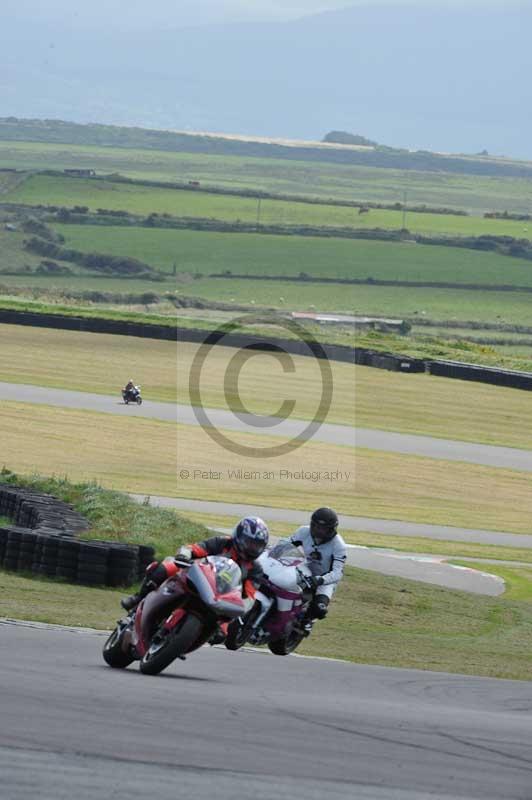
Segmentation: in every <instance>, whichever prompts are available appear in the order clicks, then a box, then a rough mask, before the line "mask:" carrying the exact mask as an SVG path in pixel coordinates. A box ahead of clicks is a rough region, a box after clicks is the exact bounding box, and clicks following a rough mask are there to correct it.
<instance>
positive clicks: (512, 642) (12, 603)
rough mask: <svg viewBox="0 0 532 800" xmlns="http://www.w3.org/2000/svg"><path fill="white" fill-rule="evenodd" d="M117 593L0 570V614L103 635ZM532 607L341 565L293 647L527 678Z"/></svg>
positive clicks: (347, 656) (389, 663) (346, 656)
mask: <svg viewBox="0 0 532 800" xmlns="http://www.w3.org/2000/svg"><path fill="white" fill-rule="evenodd" d="M121 594H122V593H121V592H120V591H117V590H115V589H95V588H86V587H83V586H74V585H70V584H66V583H61V582H60V581H57V580H55V581H54V580H45V579H40V578H39V579H37V578H29V577H25V576H21V575H18V574H13V573H8V572H5V571H2V570H0V616H2V617H8V618H12V619H23V620H34V621H38V622H46V623H55V624H62V625H73V626H82V627H94V628H97V629H100V630H105V629H107V630H109V629H111V628H112V626H113V625H114V623H115V620H116V618H117V616H116V615H117V613H119V601H120V597H121ZM531 651H532V607H531V605H530V603H528V602H523V601H518V600H509V599H505V598H483V597H479V596H478V595H472V594H467V593H465V592H457V591H450V590H446V589H440V588H438V587H433V586H430V585H428V584H423V583H418V582H415V581H408V580H404V579H401V578H392V577H386V576H384V575H379V574H378V573H375V572H368V571H365V570H359V569H355V568H352V567H348V568H347V569H346V572H345V577H344V579H343V581H342V583H341V585H340V588H339V589H338V592H337V593H336V595H335V598H334V601H333V603H332V605H331V611H330V613H329V616H328V618H327V620H326V621H325V622H318V623H317V624H316V626H315V628H314V630H313V633H312V636H310V638H309V639H308V640H306V641H305V642H304V643H303V644H302V645H301V646H300V648H299V649H298V652H300V653H301V654H306V655H313V656H325V657H328V658H340V659H345V660H346V661H352V662H354V663H360V664H380V665H383V666H390V667H403V668H415V669H424V670H433V671H438V672H453V673H462V674H467V675H484V676H489V677H497V678H511V679H515V680H530V679H531V677H532V672H531V669H530V652H531Z"/></svg>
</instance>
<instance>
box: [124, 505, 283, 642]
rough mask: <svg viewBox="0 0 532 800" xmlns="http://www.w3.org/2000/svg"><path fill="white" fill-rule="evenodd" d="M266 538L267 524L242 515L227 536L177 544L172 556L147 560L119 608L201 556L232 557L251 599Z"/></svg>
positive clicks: (133, 604)
mask: <svg viewBox="0 0 532 800" xmlns="http://www.w3.org/2000/svg"><path fill="white" fill-rule="evenodd" d="M268 539H269V532H268V527H267V525H266V523H265V522H264V521H263V520H262V519H261V518H260V517H244V518H243V519H241V520H240V521H239V522H237V524H236V525H235V527H234V528H233V531H232V533H231V535H230V536H212V537H211V538H210V539H205V540H204V541H202V542H195V543H194V544H189V545H184V546H183V547H180V548H179V550H178V552H177V553H176V556H175V558H166V559H164V561H153V562H152V563H151V564H149V566H148V567H147V568H146V575H145V577H144V580H143V581H142V584H141V586H140V589H139V591H138V592H137V593H136V594H132V595H130V596H129V597H124V598H123V599H122V601H121V605H122V608H124V609H125V610H126V611H132V610H133V609H134V608H135V607H136V606H137V605H138V604H139V603H140V601H141V600H143V599H144V598H145V597H146V595H147V594H149V592H151V591H153V590H154V589H158V588H159V586H160V585H161V584H162V583H163V582H164V581H165V580H166V579H167V578H170V577H171V576H172V575H175V574H176V572H177V571H178V570H179V566H180V565H187V564H190V563H191V562H192V561H194V559H196V558H204V557H205V556H226V557H227V558H232V559H233V561H236V563H237V564H238V565H239V567H240V569H241V570H242V579H243V591H242V595H243V597H244V598H250V599H251V600H253V599H254V598H255V592H256V590H257V588H258V586H259V583H260V579H261V577H262V574H263V572H262V567H261V566H260V564H258V563H257V561H256V559H257V558H258V557H259V556H260V555H261V553H263V552H264V549H265V547H266V545H267V544H268ZM218 641H223V637H222V638H221V639H218V640H217V641H216V643H218Z"/></svg>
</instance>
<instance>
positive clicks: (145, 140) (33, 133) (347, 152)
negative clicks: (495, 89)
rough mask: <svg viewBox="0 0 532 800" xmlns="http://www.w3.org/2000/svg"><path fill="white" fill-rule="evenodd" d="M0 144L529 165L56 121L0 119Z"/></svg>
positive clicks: (455, 166)
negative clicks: (64, 145)
mask: <svg viewBox="0 0 532 800" xmlns="http://www.w3.org/2000/svg"><path fill="white" fill-rule="evenodd" d="M0 141H27V142H52V143H56V144H57V143H60V144H81V145H95V146H104V147H124V148H141V149H148V150H163V151H170V152H184V153H206V154H210V155H225V156H228V155H232V156H246V157H248V158H280V159H289V160H292V161H294V160H297V161H321V162H325V163H334V164H351V165H353V164H356V165H360V166H366V167H380V168H384V169H386V168H391V169H413V170H420V171H425V172H442V173H443V172H447V173H455V174H468V175H488V176H509V177H520V178H531V179H532V162H530V163H527V162H519V161H511V160H503V159H494V158H490V157H485V156H477V157H473V156H447V155H442V154H438V153H429V152H427V151H418V152H409V151H408V150H402V149H399V148H393V147H384V146H377V147H354V146H353V147H350V146H345V145H339V146H338V147H335V146H334V145H333V144H331V143H329V144H328V145H320V143H319V142H316V143H315V144H314V146H313V144H312V143H311V142H301V143H300V144H298V143H297V142H296V141H294V142H291V143H290V144H279V143H275V142H268V141H266V140H264V139H261V140H258V139H246V138H245V137H235V138H231V137H229V136H217V135H216V134H207V133H202V134H193V133H176V132H173V131H164V130H152V129H146V128H129V127H120V126H113V125H96V124H90V125H80V124H78V123H74V122H64V121H61V120H36V119H17V118H16V117H4V118H0Z"/></svg>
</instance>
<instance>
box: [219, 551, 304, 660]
mask: <svg viewBox="0 0 532 800" xmlns="http://www.w3.org/2000/svg"><path fill="white" fill-rule="evenodd" d="M258 563H259V564H260V565H261V567H262V569H263V570H264V579H263V581H262V583H261V587H260V590H259V591H257V593H256V595H255V603H254V605H253V607H252V608H251V610H250V611H249V612H248V613H247V614H245V615H244V616H243V617H239V618H238V619H236V620H233V621H232V622H231V623H230V625H229V627H228V631H227V637H226V640H225V646H226V647H227V649H228V650H239V649H240V648H241V647H243V646H244V645H245V644H252V645H261V644H267V645H268V647H269V649H270V650H271V652H272V653H275V655H278V656H287V655H288V654H289V653H292V652H293V651H294V650H295V649H296V647H298V646H299V644H300V643H301V642H302V640H303V639H304V638H305V637H306V636H308V635H309V633H310V630H311V627H312V623H311V621H310V619H308V617H306V612H307V610H308V607H309V604H310V602H311V600H312V590H311V589H310V584H309V579H310V578H311V577H312V573H311V571H310V569H309V568H308V566H307V564H306V559H305V555H304V553H303V551H302V550H301V549H300V548H299V547H296V546H295V545H293V544H292V542H290V541H289V540H288V539H281V540H280V541H279V542H278V543H277V544H276V545H275V546H274V547H273V548H271V549H270V550H267V551H266V552H265V553H263V554H262V555H261V556H260V558H259V559H258Z"/></svg>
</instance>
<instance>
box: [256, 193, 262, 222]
mask: <svg viewBox="0 0 532 800" xmlns="http://www.w3.org/2000/svg"><path fill="white" fill-rule="evenodd" d="M260 200H261V198H260V197H259V199H258V200H257V228H258V227H259V225H260Z"/></svg>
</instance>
